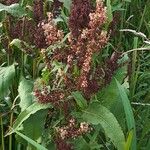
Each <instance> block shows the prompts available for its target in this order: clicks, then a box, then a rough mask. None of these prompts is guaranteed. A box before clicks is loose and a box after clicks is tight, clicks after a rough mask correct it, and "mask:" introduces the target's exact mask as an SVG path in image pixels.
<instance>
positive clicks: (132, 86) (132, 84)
mask: <svg viewBox="0 0 150 150" xmlns="http://www.w3.org/2000/svg"><path fill="white" fill-rule="evenodd" d="M137 47H138V37H135V38H134V48H135V49H136V48H137ZM136 66H137V51H136V50H135V51H133V54H132V70H131V72H132V74H131V80H130V98H131V99H132V98H133V96H134V93H135V87H136V82H137V70H136Z"/></svg>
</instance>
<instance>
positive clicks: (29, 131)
mask: <svg viewBox="0 0 150 150" xmlns="http://www.w3.org/2000/svg"><path fill="white" fill-rule="evenodd" d="M47 112H48V110H47V109H46V110H40V111H38V112H36V113H35V114H33V115H31V116H30V117H29V118H28V119H27V120H26V121H25V122H24V123H23V133H24V134H25V135H26V136H28V137H30V138H31V139H33V140H35V141H37V140H38V139H39V138H40V137H41V136H42V133H43V130H44V124H45V119H46V115H47Z"/></svg>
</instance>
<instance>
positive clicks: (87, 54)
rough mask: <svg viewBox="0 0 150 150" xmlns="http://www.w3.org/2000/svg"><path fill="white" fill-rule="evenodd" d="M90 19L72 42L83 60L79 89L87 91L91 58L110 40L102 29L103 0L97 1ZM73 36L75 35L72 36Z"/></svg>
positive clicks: (103, 19) (104, 15) (104, 20)
mask: <svg viewBox="0 0 150 150" xmlns="http://www.w3.org/2000/svg"><path fill="white" fill-rule="evenodd" d="M89 16H90V21H89V24H88V28H85V29H83V30H82V32H81V35H80V36H79V37H78V40H77V42H76V43H75V44H74V43H73V42H72V43H71V44H72V49H73V51H76V55H77V56H79V57H80V55H81V53H82V54H84V56H82V57H81V58H79V60H80V62H82V65H81V66H82V68H81V75H80V77H79V80H78V89H80V90H82V91H85V90H86V88H87V87H88V74H89V71H90V69H91V60H92V56H93V54H94V53H95V52H98V51H100V50H101V49H102V48H103V47H104V46H105V44H106V43H107V41H108V37H107V32H105V31H103V30H102V26H103V25H104V24H105V23H106V19H107V17H106V9H105V8H104V6H103V3H102V1H97V6H96V10H95V12H93V13H90V14H89ZM72 37H73V36H72ZM72 40H73V39H71V40H70V41H72Z"/></svg>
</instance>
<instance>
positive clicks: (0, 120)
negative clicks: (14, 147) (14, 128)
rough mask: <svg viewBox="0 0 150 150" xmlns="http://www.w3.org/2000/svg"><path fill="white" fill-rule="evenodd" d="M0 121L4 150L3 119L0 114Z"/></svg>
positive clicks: (3, 149)
mask: <svg viewBox="0 0 150 150" xmlns="http://www.w3.org/2000/svg"><path fill="white" fill-rule="evenodd" d="M0 122H1V130H2V132H1V139H2V150H5V144H4V129H3V119H2V116H1V117H0Z"/></svg>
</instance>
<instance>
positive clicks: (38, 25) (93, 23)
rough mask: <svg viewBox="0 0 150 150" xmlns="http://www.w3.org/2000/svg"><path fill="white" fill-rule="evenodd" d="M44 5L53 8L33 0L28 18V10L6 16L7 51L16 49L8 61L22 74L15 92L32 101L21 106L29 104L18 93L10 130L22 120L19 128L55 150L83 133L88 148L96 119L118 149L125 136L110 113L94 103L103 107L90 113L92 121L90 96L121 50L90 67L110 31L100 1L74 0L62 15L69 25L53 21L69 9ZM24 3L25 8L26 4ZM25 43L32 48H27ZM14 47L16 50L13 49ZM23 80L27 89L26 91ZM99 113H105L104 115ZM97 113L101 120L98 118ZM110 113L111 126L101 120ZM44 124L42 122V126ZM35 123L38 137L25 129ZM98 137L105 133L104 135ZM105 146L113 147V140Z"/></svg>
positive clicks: (109, 74) (68, 145)
mask: <svg viewBox="0 0 150 150" xmlns="http://www.w3.org/2000/svg"><path fill="white" fill-rule="evenodd" d="M94 3H95V2H94ZM49 4H52V5H51V7H50V8H52V10H51V11H50V12H47V10H49V9H50V8H47V7H48V6H45V2H43V1H41V0H36V1H34V3H33V9H31V12H32V13H33V14H32V17H33V18H32V17H31V16H30V15H29V16H28V15H27V16H24V17H23V18H15V19H14V20H13V18H11V17H10V18H9V22H8V27H10V28H8V33H11V34H10V36H9V40H10V41H11V44H10V43H8V45H7V46H6V49H7V48H8V47H9V46H10V48H11V50H12V52H14V53H17V52H19V53H18V55H17V56H14V58H13V60H15V61H17V62H18V65H19V67H17V73H18V74H19V73H20V74H21V75H22V76H24V77H25V78H26V79H25V80H24V79H21V82H20V84H19V91H18V92H19V94H21V93H23V94H22V95H26V96H27V97H28V96H29V97H30V98H29V99H30V100H31V101H30V102H31V103H30V106H29V105H25V106H27V107H23V106H22V105H23V103H25V104H26V102H27V103H28V102H29V99H28V101H26V100H25V99H24V97H25V96H24V97H22V96H20V100H21V102H20V103H19V106H20V108H21V113H20V114H19V116H18V117H17V119H16V121H15V122H14V125H13V128H14V131H13V130H12V132H15V130H19V128H18V127H19V126H20V125H22V126H23V128H24V129H22V130H21V132H22V133H24V134H25V135H27V136H29V137H30V138H31V139H34V140H35V141H38V142H39V143H42V142H43V141H44V140H45V141H46V142H45V141H44V142H43V143H44V144H45V147H48V143H55V146H56V149H58V150H60V149H61V150H63V149H64V150H66V149H68V150H69V149H75V145H74V143H75V141H76V139H78V138H83V139H84V141H85V143H87V145H88V146H89V147H90V146H91V145H90V144H89V143H88V141H89V140H90V139H89V137H90V136H93V134H95V133H96V132H98V135H97V136H96V142H99V140H97V138H99V134H100V133H102V132H101V130H100V129H97V128H96V127H95V125H96V126H97V127H98V128H99V126H98V125H97V124H101V125H102V127H103V128H104V130H105V132H106V136H108V137H109V138H110V139H111V141H112V142H113V143H114V145H115V146H116V147H117V148H118V149H121V148H122V147H123V144H124V135H123V132H122V130H121V128H120V126H119V124H118V122H117V120H116V119H115V117H114V116H113V114H112V113H110V112H109V111H108V110H107V108H103V107H101V105H98V107H96V108H98V109H99V110H103V111H102V112H100V116H99V115H98V114H96V112H95V111H94V116H95V117H94V116H93V118H94V119H95V120H94V121H93V120H92V119H91V118H92V117H91V116H92V114H91V112H92V111H93V108H94V107H95V105H94V104H93V99H92V98H93V96H95V97H96V94H97V92H98V91H100V90H101V89H102V88H104V87H105V86H106V85H108V84H109V83H110V82H111V80H112V78H113V75H114V74H115V71H116V70H117V69H118V68H119V67H120V66H119V64H118V59H119V58H120V54H119V53H117V52H115V53H114V54H113V55H112V56H111V57H108V58H107V59H108V60H107V59H105V58H104V60H101V61H100V62H98V63H97V62H96V65H95V66H94V65H93V64H94V63H95V62H94V61H93V57H94V56H95V55H96V56H97V55H100V56H101V55H102V53H103V48H104V47H105V46H106V45H107V43H108V40H109V35H110V33H109V32H108V29H107V25H106V24H107V19H108V18H107V8H106V7H105V6H104V3H103V1H100V0H97V1H96V3H95V4H96V5H95V6H94V5H93V3H92V2H91V1H89V0H84V1H79V0H73V2H72V6H71V11H70V15H69V19H68V18H66V20H67V19H68V22H67V23H68V26H67V27H64V26H63V25H64V24H63V23H62V24H61V23H60V24H59V23H58V24H57V21H56V20H57V16H58V15H60V16H61V17H62V14H63V13H64V14H65V13H66V12H67V13H68V11H67V10H66V8H64V7H63V6H62V3H60V2H58V1H57V0H56V1H54V3H49ZM57 4H58V5H57ZM57 7H58V9H57ZM60 7H61V8H60ZM28 8H30V7H29V6H28ZM60 10H61V11H60ZM58 11H59V12H58ZM31 12H30V13H31ZM67 13H66V14H67ZM64 14H63V15H64ZM65 23H66V22H65ZM65 25H66V24H65ZM68 32H69V33H68ZM7 36H8V35H7ZM15 38H17V39H15ZM29 45H31V46H29ZM28 46H29V47H31V49H28V48H29V47H28ZM19 49H20V50H21V52H20V51H18V50H19ZM29 50H31V51H29ZM104 50H105V49H104ZM16 51H17V52H16ZM32 52H33V53H35V55H34V56H33V55H30V53H32ZM14 53H13V54H14ZM20 55H21V56H22V58H21V57H20ZM12 56H13V55H12ZM15 57H16V58H15ZM37 78H40V79H39V80H38V79H37ZM27 79H30V80H32V84H30V86H31V87H30V86H27V85H29V84H28V83H30V81H28V80H27ZM33 82H34V89H33V93H31V90H28V88H29V89H32V88H33ZM23 84H24V87H25V88H26V90H25V91H24V90H23ZM75 91H79V92H76V94H75V95H73V94H72V93H73V92H75ZM26 93H28V94H26ZM16 94H17V93H16ZM32 94H33V95H34V97H32V96H33V95H32ZM75 97H76V98H75ZM94 100H95V99H94ZM83 101H84V102H83ZM99 101H100V100H99ZM28 104H29V103H28ZM49 104H50V106H49ZM52 107H53V108H52ZM22 108H23V109H22ZM47 108H49V113H48V114H47V118H48V119H45V118H46V115H45V113H46V112H47ZM101 108H102V109H101ZM41 109H46V112H41V115H39V113H37V111H39V110H41ZM87 111H89V112H90V114H88V113H87ZM17 113H18V112H17ZM34 113H35V114H34ZM83 113H84V115H83V116H82V114H83ZM24 114H26V115H25V117H24V118H21V116H23V115H24ZM32 114H34V115H32ZM37 114H38V115H37ZM107 114H108V117H107ZM103 115H105V117H106V118H104V119H103V117H102V116H103ZM16 116H17V115H16ZM34 117H35V118H34ZM38 117H39V118H38ZM40 117H41V118H42V119H41V118H40ZM99 117H100V119H98V118H99ZM109 117H110V118H112V120H111V119H110V121H111V122H113V121H114V124H113V126H112V128H110V127H108V126H107V124H106V123H105V122H107V123H108V125H109V126H110V125H111V123H110V121H109V119H108V118H109ZM72 118H73V119H72ZM20 119H21V121H20V122H19V120H20ZM34 119H35V120H36V121H37V120H38V119H41V120H39V122H38V124H37V126H36V125H35V124H34V122H32V120H34ZM31 122H32V125H31V124H30V123H31ZM44 123H45V124H46V125H45V128H44V129H43V124H44ZM38 125H39V126H42V130H40V133H39V132H38V136H39V134H41V135H42V136H40V138H39V139H41V140H39V139H37V137H38V136H37V135H34V133H33V135H32V136H31V134H32V132H31V133H28V132H29V131H30V130H31V129H32V131H34V129H35V128H37V129H39V126H38ZM34 126H35V128H34ZM115 127H116V129H118V132H116V130H115ZM40 129H41V128H40ZM97 130H98V131H97ZM113 130H114V131H115V132H113ZM26 131H27V132H26ZM12 132H9V134H10V133H12ZM41 132H43V134H42V133H41ZM45 132H47V134H48V136H47V137H46V138H45V139H44V138H42V137H44V136H45V134H46V133H45ZM50 135H51V137H50ZM114 135H115V136H117V135H119V137H121V138H120V139H121V140H120V141H121V142H120V141H119V142H118V139H117V138H115V136H114ZM102 136H103V137H104V138H105V136H104V135H103V134H102ZM42 140H43V141H42ZM47 141H48V143H47ZM105 141H107V140H105ZM118 143H119V144H118ZM82 144H83V143H82ZM101 144H102V142H101V141H100V142H99V143H97V145H98V146H100V145H101ZM91 147H92V146H91ZM91 147H90V148H91ZM110 147H113V146H112V144H111V146H110ZM91 149H92V148H91Z"/></svg>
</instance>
